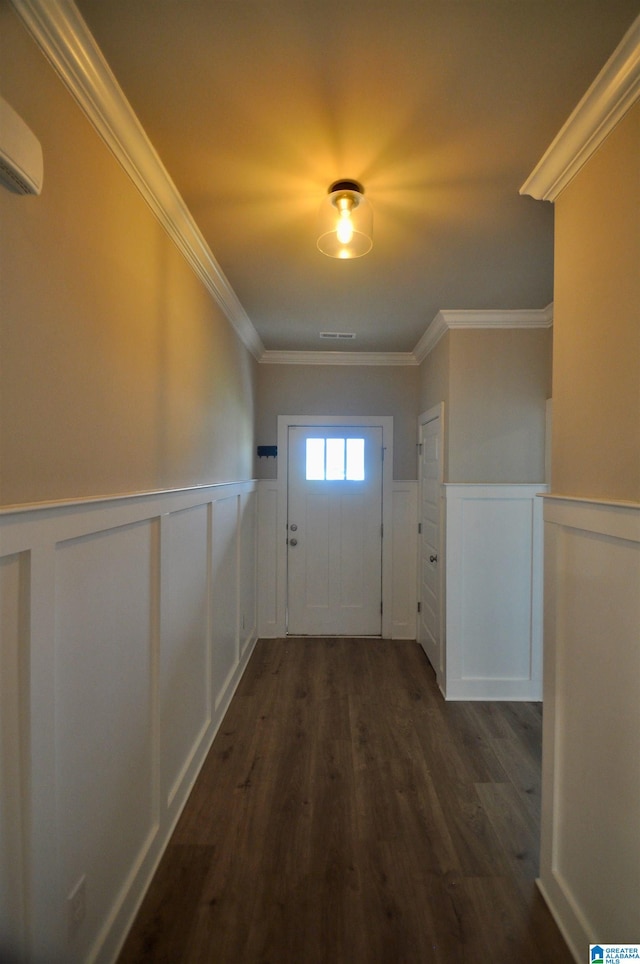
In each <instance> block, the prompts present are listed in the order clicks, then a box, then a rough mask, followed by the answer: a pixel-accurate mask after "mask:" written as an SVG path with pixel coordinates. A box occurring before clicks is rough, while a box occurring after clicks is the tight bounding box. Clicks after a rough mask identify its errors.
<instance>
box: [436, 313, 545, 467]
mask: <svg viewBox="0 0 640 964" xmlns="http://www.w3.org/2000/svg"><path fill="white" fill-rule="evenodd" d="M551 352H552V332H551V329H550V328H536V329H532V330H529V329H503V330H498V329H491V328H488V329H484V330H471V329H453V330H450V331H447V332H445V334H444V335H443V336H442V338H441V339H440V341H439V342H438V343H437V345H436V346H435V348H434V349H433V350H432V352H431V353H430V354H429V355H428V356H427V357H426V358H425V360H424V361H423V362H422V365H421V366H420V411H427V410H428V409H429V408H431V406H432V405H436V404H437V403H438V402H440V401H443V402H444V403H445V421H446V442H445V451H446V464H445V467H444V470H445V476H444V477H445V481H447V482H456V483H457V482H492V483H532V484H535V483H537V482H542V481H544V477H545V473H544V448H545V402H546V399H547V398H549V397H550V395H551V367H552V359H551Z"/></svg>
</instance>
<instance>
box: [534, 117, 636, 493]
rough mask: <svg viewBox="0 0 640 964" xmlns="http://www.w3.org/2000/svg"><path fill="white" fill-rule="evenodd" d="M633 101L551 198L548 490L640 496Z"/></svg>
mask: <svg viewBox="0 0 640 964" xmlns="http://www.w3.org/2000/svg"><path fill="white" fill-rule="evenodd" d="M639 159H640V104H636V106H635V107H634V108H633V109H632V110H630V111H629V112H628V114H627V115H626V116H625V118H624V119H623V120H622V121H621V122H620V124H619V125H618V126H617V128H616V129H615V130H614V131H613V132H612V133H611V134H610V135H609V136H608V137H607V139H606V140H605V142H604V144H603V145H602V146H601V147H600V148H599V149H598V151H597V152H596V154H595V155H594V156H593V157H592V158H591V159H590V160H589V162H588V164H586V165H585V166H584V167H583V168H582V170H581V171H580V172H579V174H578V175H577V176H576V177H575V178H574V180H573V181H572V182H571V183H570V184H569V186H568V187H567V188H565V190H564V191H563V193H562V194H561V196H560V197H559V199H558V200H557V202H556V250H557V251H558V252H559V256H558V257H557V259H556V275H555V335H554V388H553V396H554V402H553V406H554V411H553V441H552V465H553V476H552V479H553V490H554V492H557V493H558V494H563V495H572V496H581V497H587V498H598V499H611V500H623V501H636V502H637V501H640V174H639Z"/></svg>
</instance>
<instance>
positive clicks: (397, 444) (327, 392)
mask: <svg viewBox="0 0 640 964" xmlns="http://www.w3.org/2000/svg"><path fill="white" fill-rule="evenodd" d="M257 386H258V387H257V416H256V444H258V445H275V444H276V441H277V429H278V415H393V417H394V423H393V432H394V437H393V441H394V466H393V469H394V478H395V479H415V478H416V440H417V414H418V409H417V403H418V368H417V367H410V366H407V367H389V366H362V367H360V366H351V365H334V366H331V365H259V366H258V380H257ZM256 473H257V476H258V478H274V477H275V473H276V467H275V463H274V460H273V459H259V460H257V465H256Z"/></svg>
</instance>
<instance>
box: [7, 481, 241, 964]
mask: <svg viewBox="0 0 640 964" xmlns="http://www.w3.org/2000/svg"><path fill="white" fill-rule="evenodd" d="M255 506H256V487H255V483H253V482H246V483H232V484H225V485H217V486H206V487H201V488H195V489H185V490H179V491H172V492H159V493H149V494H144V495H133V496H130V497H120V498H115V499H109V500H95V501H85V502H81V503H74V504H71V503H67V504H61V505H55V506H53V505H52V506H40V507H38V506H34V507H27V508H25V509H20V510H16V511H13V512H12V511H5V512H2V513H0V603H1V604H2V610H1V612H2V617H1V629H2V636H1V642H0V700H1V703H0V790H1V791H2V807H1V808H0V858H1V859H0V897H1V898H2V899H1V901H0V907H1V908H2V909H1V911H0V915H2V916H1V917H0V927H1V934H2V937H1V940H0V958H2V959H11V957H14V958H15V957H18V956H21V957H22V958H24V959H29V960H34V961H49V960H51V961H53V960H56V961H57V960H60V961H62V960H64V961H65V964H79V962H85V961H97V962H110V961H113V960H114V959H115V956H116V954H117V951H118V948H119V946H120V944H121V943H122V940H123V939H124V937H125V935H126V931H127V928H128V925H129V923H130V921H131V920H132V919H133V916H134V914H135V912H136V910H137V908H138V906H139V904H140V901H141V900H142V897H143V896H144V892H145V890H146V887H147V885H148V882H149V880H150V878H151V876H152V874H153V871H154V869H155V867H156V866H157V863H158V861H159V859H160V857H161V855H162V852H163V849H164V847H165V846H166V843H167V841H168V839H169V836H170V834H171V831H172V829H173V827H174V825H175V822H176V820H177V818H178V816H179V813H180V810H181V808H182V806H183V804H184V802H185V800H186V797H187V795H188V793H189V790H190V788H191V786H192V784H193V781H194V779H195V777H196V776H197V773H198V770H199V769H200V766H201V765H202V762H203V760H204V757H205V755H206V753H207V751H208V749H209V747H210V745H211V742H212V740H213V737H214V736H215V732H216V728H217V726H218V725H219V722H220V720H221V718H222V715H223V714H224V711H225V710H226V707H227V706H228V703H229V700H230V699H231V696H232V694H233V691H234V689H235V686H236V685H237V682H238V680H239V679H240V676H241V674H242V671H243V669H244V667H245V665H246V661H247V659H248V658H249V655H250V653H251V651H252V649H253V644H254V642H255V638H256V636H255V632H256V586H255V579H256V545H257V538H256V532H255V527H256V508H255Z"/></svg>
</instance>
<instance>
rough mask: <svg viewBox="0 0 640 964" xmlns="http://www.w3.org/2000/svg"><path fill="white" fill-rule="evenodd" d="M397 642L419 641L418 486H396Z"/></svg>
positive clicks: (394, 633) (394, 595)
mask: <svg viewBox="0 0 640 964" xmlns="http://www.w3.org/2000/svg"><path fill="white" fill-rule="evenodd" d="M392 511H393V529H392V533H391V538H392V540H393V551H392V556H393V589H392V601H393V613H392V617H391V635H392V638H393V639H415V638H416V620H417V606H418V582H417V580H418V570H417V565H418V483H417V482H394V483H393V508H392Z"/></svg>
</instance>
